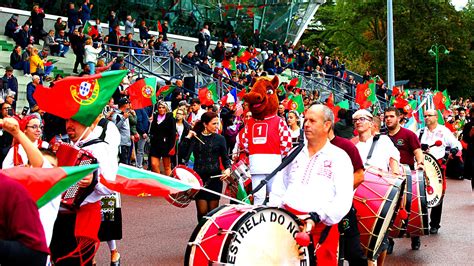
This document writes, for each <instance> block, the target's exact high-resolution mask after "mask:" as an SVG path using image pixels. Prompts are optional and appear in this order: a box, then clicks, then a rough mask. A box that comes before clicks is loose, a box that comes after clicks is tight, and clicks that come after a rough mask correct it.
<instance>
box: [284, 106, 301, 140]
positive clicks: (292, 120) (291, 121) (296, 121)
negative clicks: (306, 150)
mask: <svg viewBox="0 0 474 266" xmlns="http://www.w3.org/2000/svg"><path fill="white" fill-rule="evenodd" d="M286 116H287V117H286V123H287V124H288V128H289V130H290V134H291V142H292V143H293V146H296V145H298V141H299V139H300V137H301V138H302V137H303V136H302V134H301V133H302V130H301V128H300V116H299V114H298V112H297V111H296V110H290V111H288V114H287V115H286Z"/></svg>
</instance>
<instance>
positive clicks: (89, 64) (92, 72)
mask: <svg viewBox="0 0 474 266" xmlns="http://www.w3.org/2000/svg"><path fill="white" fill-rule="evenodd" d="M86 64H87V65H88V66H89V69H90V71H89V75H94V74H95V63H93V62H87V63H86Z"/></svg>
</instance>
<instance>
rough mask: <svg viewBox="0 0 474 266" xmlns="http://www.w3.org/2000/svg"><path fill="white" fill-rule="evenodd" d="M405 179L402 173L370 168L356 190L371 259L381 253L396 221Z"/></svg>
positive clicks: (362, 235)
mask: <svg viewBox="0 0 474 266" xmlns="http://www.w3.org/2000/svg"><path fill="white" fill-rule="evenodd" d="M403 182H404V181H403V179H400V178H398V176H394V175H391V174H390V173H388V172H385V171H382V170H380V169H377V168H373V167H369V168H368V169H367V170H366V171H365V173H364V182H362V184H360V186H359V187H358V188H357V190H356V191H355V195H354V200H353V204H354V207H355V208H356V210H357V220H358V228H359V232H360V242H361V245H362V246H363V247H364V248H365V250H366V252H365V253H366V255H367V257H368V258H369V259H375V258H376V256H377V255H378V253H379V248H380V245H381V244H382V240H383V239H384V237H385V234H386V233H387V231H388V228H389V227H390V225H391V224H392V218H393V215H394V213H395V209H396V207H397V204H398V201H399V198H400V191H401V188H402V185H403Z"/></svg>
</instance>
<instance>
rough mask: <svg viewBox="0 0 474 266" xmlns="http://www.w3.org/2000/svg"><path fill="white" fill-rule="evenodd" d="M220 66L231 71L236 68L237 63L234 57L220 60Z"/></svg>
mask: <svg viewBox="0 0 474 266" xmlns="http://www.w3.org/2000/svg"><path fill="white" fill-rule="evenodd" d="M222 66H223V67H225V68H227V69H229V70H232V71H235V70H237V63H236V62H235V59H231V60H224V61H222Z"/></svg>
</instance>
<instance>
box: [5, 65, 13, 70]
mask: <svg viewBox="0 0 474 266" xmlns="http://www.w3.org/2000/svg"><path fill="white" fill-rule="evenodd" d="M5 71H13V67H11V66H7V67H5Z"/></svg>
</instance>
